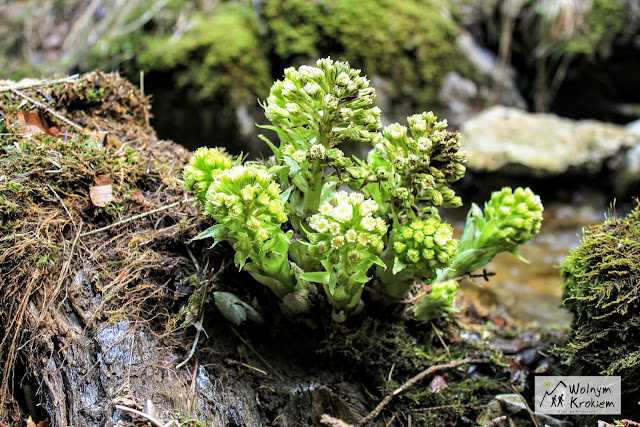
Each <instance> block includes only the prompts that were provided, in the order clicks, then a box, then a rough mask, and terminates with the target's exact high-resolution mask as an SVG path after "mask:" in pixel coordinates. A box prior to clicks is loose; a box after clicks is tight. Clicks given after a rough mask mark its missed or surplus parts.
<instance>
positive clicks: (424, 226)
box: [184, 58, 542, 321]
mask: <svg viewBox="0 0 640 427" xmlns="http://www.w3.org/2000/svg"><path fill="white" fill-rule="evenodd" d="M374 97H375V91H374V89H373V88H370V87H369V81H368V80H367V79H366V78H365V77H361V76H360V70H355V69H352V68H350V66H349V64H348V63H346V62H334V61H332V60H331V59H329V58H326V59H321V60H319V61H318V62H317V66H315V67H312V66H307V65H303V66H301V67H299V68H297V69H295V68H287V69H286V70H285V72H284V79H283V80H282V81H277V82H276V83H275V84H274V85H273V87H272V89H271V92H270V95H269V97H268V98H267V100H266V102H265V104H264V108H265V114H266V116H267V118H268V119H269V120H270V121H271V122H272V125H270V126H265V128H267V129H271V130H273V131H275V132H276V133H277V135H278V138H279V144H278V145H276V144H274V143H272V142H271V141H269V140H268V139H267V138H264V137H262V138H263V140H264V141H265V142H266V143H267V144H268V145H269V147H270V148H271V149H272V150H273V153H274V157H273V159H272V160H269V161H266V162H253V163H246V164H245V165H241V162H240V160H239V159H238V160H233V159H232V158H231V157H229V156H228V155H226V154H225V153H224V152H223V151H221V150H218V149H213V148H201V149H198V150H197V151H196V152H195V154H194V156H193V159H192V160H191V163H190V164H189V166H187V167H186V168H185V172H184V179H185V187H186V188H187V189H188V190H192V191H194V192H195V193H196V195H197V198H198V200H199V201H200V203H201V204H202V205H203V206H204V210H205V212H206V213H207V214H209V215H211V216H212V217H213V218H214V219H215V220H216V221H217V224H216V225H214V226H213V227H211V228H209V229H208V230H206V231H205V232H203V233H201V234H200V235H199V236H198V237H199V238H205V237H212V238H214V240H215V242H216V243H217V242H219V241H223V240H227V241H228V242H229V243H231V244H232V245H233V248H234V250H235V252H236V255H235V262H236V264H238V265H239V266H240V268H244V269H246V270H247V271H249V273H250V274H251V275H252V276H253V277H254V278H255V279H256V280H257V281H259V282H261V283H263V284H265V285H266V286H268V287H269V288H270V289H271V290H272V291H273V292H274V293H275V294H276V295H277V296H278V297H279V298H280V299H281V300H282V306H283V310H284V312H285V314H287V315H291V316H294V317H298V316H299V315H300V314H305V315H306V314H308V313H309V310H310V309H311V308H312V307H313V306H314V305H316V304H317V303H318V301H317V300H316V297H317V291H318V289H319V288H320V286H316V284H322V288H323V290H324V294H325V295H326V299H327V301H328V302H329V304H331V306H332V307H333V316H334V320H337V321H342V320H344V319H346V317H347V316H349V315H352V314H354V313H357V312H358V311H359V310H360V308H361V307H362V306H363V303H362V301H361V295H362V292H363V289H364V285H365V284H366V283H369V282H372V286H373V287H374V289H375V290H376V292H375V293H374V294H375V295H378V294H382V295H384V296H386V297H390V298H391V299H392V300H401V299H403V298H405V297H406V296H407V295H408V294H409V293H410V292H411V289H412V288H413V285H414V282H415V281H416V280H421V281H423V282H425V283H428V284H429V283H430V284H432V292H431V293H430V294H429V295H427V296H425V297H423V298H421V299H420V300H419V301H418V303H417V305H416V307H415V310H414V311H415V313H416V316H417V317H418V318H420V319H422V320H430V319H433V318H436V317H439V316H440V315H442V314H443V313H446V312H447V311H449V312H450V311H453V309H452V307H451V302H452V300H453V297H454V296H455V293H456V291H457V286H456V284H455V282H452V281H451V279H454V278H456V277H458V276H461V275H463V274H465V273H469V272H472V271H473V270H475V269H478V268H480V267H482V266H484V265H485V264H486V263H488V262H489V261H490V260H491V258H492V257H493V256H494V255H495V254H496V253H498V252H501V251H509V252H512V253H515V249H516V247H517V245H518V244H521V243H524V242H526V241H527V240H529V239H530V238H531V237H533V235H535V234H536V233H537V232H538V230H539V229H540V222H541V220H542V204H541V203H540V199H539V197H537V196H535V195H534V194H533V193H532V192H531V190H529V189H522V188H518V189H516V190H515V191H512V190H511V189H510V188H505V189H503V190H501V191H500V192H496V193H494V194H493V196H492V197H491V200H490V201H489V202H487V203H486V205H485V212H484V213H483V212H482V211H481V210H480V208H478V206H476V205H475V204H474V205H472V209H471V211H470V213H469V215H468V217H467V224H466V226H465V231H464V233H463V237H462V239H461V240H460V243H458V241H457V240H455V239H454V238H453V229H452V227H451V226H450V225H449V224H446V223H444V222H442V221H441V219H440V216H439V215H438V211H437V207H439V206H442V207H457V206H460V205H461V204H462V201H461V199H460V197H459V196H456V194H455V192H454V191H453V190H452V189H451V188H450V187H449V186H450V185H451V184H452V183H454V182H455V181H457V180H459V179H460V178H461V177H462V176H463V175H464V173H465V166H464V162H465V154H464V153H461V152H459V149H460V136H459V135H458V133H457V132H449V131H448V130H447V122H446V120H443V121H438V120H437V118H436V116H435V115H434V114H433V113H431V112H428V113H421V114H416V115H413V116H410V117H408V127H405V126H402V125H400V124H397V123H396V124H392V125H390V126H387V127H385V128H384V129H383V130H382V132H378V129H379V128H380V110H379V109H378V108H377V107H373V106H372V103H373V99H374ZM347 140H348V141H359V142H364V143H369V144H371V145H372V146H373V149H372V150H371V151H370V152H369V155H368V157H367V160H366V161H362V160H358V159H354V160H352V159H350V158H347V157H346V156H345V155H344V153H343V152H342V151H341V150H340V148H338V145H339V144H340V143H341V142H344V141H347ZM345 185H348V186H349V187H350V189H351V192H347V191H339V189H340V186H345ZM282 189H286V190H285V191H284V192H282ZM390 226H391V232H390V233H389V234H387V231H388V229H389V227H390ZM284 230H288V231H286V232H285V231H284ZM374 264H375V266H376V268H375V269H373V266H374ZM372 273H375V274H373V275H372ZM374 298H375V297H374ZM387 300H389V298H387ZM238 304H239V303H236V302H233V304H231V305H229V304H227V305H225V307H227V306H229V307H231V308H234V307H235V308H237V307H238ZM240 305H242V304H240ZM245 311H246V308H245ZM238 318H239V317H238ZM238 318H234V319H236V320H237V319H238Z"/></svg>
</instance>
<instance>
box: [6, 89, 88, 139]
mask: <svg viewBox="0 0 640 427" xmlns="http://www.w3.org/2000/svg"><path fill="white" fill-rule="evenodd" d="M10 90H11V92H12V93H15V94H16V95H18V96H20V97H21V98H24V99H26V100H27V101H29V102H30V103H32V104H33V105H35V106H36V107H38V108H41V109H43V110H44V111H46V112H47V113H49V114H51V115H52V116H53V117H55V118H56V119H58V120H60V121H62V122H65V123H66V124H67V125H69V126H71V127H73V128H76V129H78V130H82V129H83V127H82V126H80V125H79V124H77V123H74V122H72V121H71V120H69V119H67V118H66V117H65V116H63V115H62V114H60V113H57V112H56V111H55V110H54V109H52V108H50V107H48V106H47V105H44V104H43V103H42V102H40V101H36V100H35V99H33V98H31V97H30V96H29V95H27V94H26V93H24V92H21V91H19V90H17V89H10Z"/></svg>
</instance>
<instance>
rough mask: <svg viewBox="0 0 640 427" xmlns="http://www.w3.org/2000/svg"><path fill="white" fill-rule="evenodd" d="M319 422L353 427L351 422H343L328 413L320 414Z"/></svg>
mask: <svg viewBox="0 0 640 427" xmlns="http://www.w3.org/2000/svg"><path fill="white" fill-rule="evenodd" d="M320 422H321V423H322V424H324V425H326V426H329V427H353V426H352V425H351V424H348V423H345V422H344V421H342V420H341V419H339V418H336V417H332V416H331V415H329V414H322V416H321V417H320Z"/></svg>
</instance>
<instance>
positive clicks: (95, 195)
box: [89, 185, 113, 208]
mask: <svg viewBox="0 0 640 427" xmlns="http://www.w3.org/2000/svg"><path fill="white" fill-rule="evenodd" d="M89 197H90V198H91V202H92V203H93V205H94V206H98V207H100V208H102V207H105V206H106V205H107V203H109V202H110V201H112V200H113V188H112V187H111V185H96V186H94V187H89Z"/></svg>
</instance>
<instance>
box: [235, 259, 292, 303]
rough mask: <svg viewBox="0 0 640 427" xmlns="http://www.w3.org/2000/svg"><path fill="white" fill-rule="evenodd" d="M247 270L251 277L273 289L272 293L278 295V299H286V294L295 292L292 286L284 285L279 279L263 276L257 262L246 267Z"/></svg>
mask: <svg viewBox="0 0 640 427" xmlns="http://www.w3.org/2000/svg"><path fill="white" fill-rule="evenodd" d="M245 270H246V271H248V272H249V274H251V277H253V278H254V279H256V280H257V281H258V282H260V283H262V284H263V285H265V286H266V287H268V288H269V289H271V291H272V292H273V293H274V294H276V295H277V296H278V298H282V297H284V296H285V295H286V294H288V293H289V292H291V291H292V290H293V289H292V288H291V286H287V284H286V283H282V282H281V281H280V280H278V279H274V278H273V277H269V276H266V275H264V274H262V272H261V270H260V269H259V268H258V267H257V265H256V263H255V262H250V263H248V264H247V265H245Z"/></svg>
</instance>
